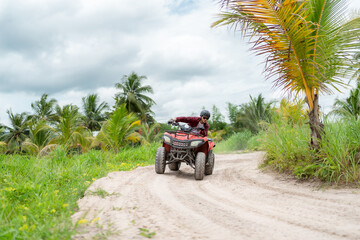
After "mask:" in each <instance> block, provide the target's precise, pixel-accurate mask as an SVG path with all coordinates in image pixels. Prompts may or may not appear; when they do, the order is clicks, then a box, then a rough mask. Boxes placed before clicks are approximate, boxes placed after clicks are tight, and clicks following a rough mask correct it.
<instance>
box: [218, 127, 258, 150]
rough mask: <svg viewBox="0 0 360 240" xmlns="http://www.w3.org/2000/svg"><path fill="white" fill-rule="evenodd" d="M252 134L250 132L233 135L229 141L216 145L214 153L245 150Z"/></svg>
mask: <svg viewBox="0 0 360 240" xmlns="http://www.w3.org/2000/svg"><path fill="white" fill-rule="evenodd" d="M251 137H252V133H251V132H250V131H248V130H246V131H243V132H238V133H235V134H233V135H231V136H230V137H229V138H228V139H227V140H225V141H221V142H220V143H217V144H216V147H215V148H214V151H215V152H216V153H224V152H231V151H237V150H244V149H246V148H247V145H248V141H249V139H250V138H251Z"/></svg>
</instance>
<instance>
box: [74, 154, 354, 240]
mask: <svg viewBox="0 0 360 240" xmlns="http://www.w3.org/2000/svg"><path fill="white" fill-rule="evenodd" d="M263 157H264V153H262V152H254V153H244V154H217V155H216V161H215V168H214V173H213V175H210V176H205V177H204V180H202V181H196V180H195V179H194V170H193V169H192V168H191V167H189V166H187V165H186V164H182V165H181V168H180V171H178V172H173V171H170V170H169V168H168V167H167V168H166V171H165V174H156V173H155V169H154V166H147V167H138V168H137V169H135V170H133V171H130V172H112V173H110V174H108V175H107V176H106V177H104V178H101V179H98V180H96V181H95V182H93V184H92V185H91V186H90V187H89V188H88V190H87V191H86V194H85V197H84V198H82V199H80V200H79V201H78V205H79V211H78V212H76V213H75V214H74V215H73V222H74V223H78V221H79V220H81V221H80V222H85V220H83V219H86V220H87V222H85V223H82V224H80V225H79V227H78V234H77V235H75V236H74V237H73V239H146V238H147V237H151V238H152V239H261V240H262V239H276V240H281V239H284V240H285V239H286V240H289V239H327V240H328V239H360V190H359V189H349V188H346V189H344V188H341V189H339V188H338V189H336V188H324V187H321V185H320V184H319V183H316V182H310V181H300V180H297V179H295V178H292V177H288V176H285V175H281V174H275V173H273V172H270V171H262V170H259V169H258V164H259V163H260V162H261V161H262V159H263ZM104 191H106V192H107V193H108V194H106V193H105V192H104Z"/></svg>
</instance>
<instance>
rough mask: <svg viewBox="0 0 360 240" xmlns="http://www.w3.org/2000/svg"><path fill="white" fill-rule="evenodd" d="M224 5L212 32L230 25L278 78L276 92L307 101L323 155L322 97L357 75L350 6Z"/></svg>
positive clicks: (246, 1)
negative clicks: (303, 98) (320, 109)
mask: <svg viewBox="0 0 360 240" xmlns="http://www.w3.org/2000/svg"><path fill="white" fill-rule="evenodd" d="M220 2H221V3H222V5H223V6H225V7H226V10H225V11H224V12H223V13H222V14H220V16H219V17H220V19H219V20H218V21H216V22H215V23H214V24H213V26H219V25H229V26H232V27H234V28H235V29H236V30H239V31H240V32H241V33H242V34H243V35H244V36H247V37H250V39H251V40H252V44H253V47H252V50H253V51H255V52H256V53H257V54H258V55H265V57H266V60H265V62H266V64H265V73H266V77H267V78H272V77H275V80H274V86H275V87H281V88H282V89H283V90H284V91H287V92H289V93H290V94H294V95H298V94H302V95H304V96H305V97H306V103H307V105H308V108H309V111H308V119H309V126H310V133H309V134H310V136H311V141H310V145H311V147H312V148H316V149H319V147H320V141H321V138H322V135H323V133H324V131H323V124H322V123H321V120H320V113H319V95H320V94H322V93H331V92H332V90H331V88H335V89H337V87H338V86H343V85H346V84H345V83H344V81H343V79H342V78H341V77H343V76H344V74H345V73H348V74H349V73H350V72H352V73H354V71H356V70H357V69H351V68H348V66H350V65H352V62H351V61H350V60H349V58H347V56H349V55H350V56H351V55H355V54H358V52H359V46H360V42H359V39H358V36H359V34H360V17H356V18H354V19H346V18H345V17H344V16H345V11H346V7H347V4H346V0H309V1H301V0H298V1H296V0H295V1H294V0H271V1H269V0H242V1H239V0H222V1H220ZM346 69H347V70H348V71H345V70H346ZM350 75H351V74H350ZM348 76H349V75H348Z"/></svg>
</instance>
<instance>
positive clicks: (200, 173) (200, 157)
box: [195, 152, 205, 180]
mask: <svg viewBox="0 0 360 240" xmlns="http://www.w3.org/2000/svg"><path fill="white" fill-rule="evenodd" d="M204 172H205V153H203V152H198V153H197V154H196V158H195V179H196V180H203V178H204Z"/></svg>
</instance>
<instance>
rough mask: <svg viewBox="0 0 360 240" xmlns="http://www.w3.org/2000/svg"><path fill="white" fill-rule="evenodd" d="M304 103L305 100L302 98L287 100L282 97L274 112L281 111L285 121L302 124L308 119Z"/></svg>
mask: <svg viewBox="0 0 360 240" xmlns="http://www.w3.org/2000/svg"><path fill="white" fill-rule="evenodd" d="M304 105H305V100H303V99H298V100H295V101H289V100H287V99H285V98H283V99H281V101H280V107H279V108H278V109H277V110H276V112H277V113H281V115H282V117H283V118H284V120H285V121H286V122H287V123H289V124H292V125H295V124H297V125H302V124H303V123H305V121H306V120H307V119H308V118H307V114H306V110H305V108H304Z"/></svg>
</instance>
